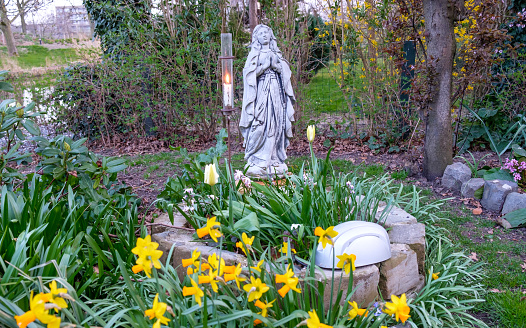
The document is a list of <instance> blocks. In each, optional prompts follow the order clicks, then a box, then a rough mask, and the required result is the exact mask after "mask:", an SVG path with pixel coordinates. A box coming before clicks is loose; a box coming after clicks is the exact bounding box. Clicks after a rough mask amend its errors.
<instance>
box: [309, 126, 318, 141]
mask: <svg viewBox="0 0 526 328" xmlns="http://www.w3.org/2000/svg"><path fill="white" fill-rule="evenodd" d="M315 135H316V128H315V127H314V125H309V126H308V127H307V140H309V142H313V141H314V136H315Z"/></svg>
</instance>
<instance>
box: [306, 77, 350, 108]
mask: <svg viewBox="0 0 526 328" xmlns="http://www.w3.org/2000/svg"><path fill="white" fill-rule="evenodd" d="M304 94H305V97H306V98H307V101H308V102H309V103H310V106H309V107H310V108H314V109H315V110H316V112H321V113H336V112H342V111H343V112H345V111H347V104H346V103H345V98H344V96H343V93H342V92H341V91H340V89H339V88H338V84H337V83H336V81H335V80H334V79H333V78H332V77H331V75H330V74H329V72H328V71H327V69H326V68H322V69H321V70H320V71H319V72H318V73H317V74H316V75H315V76H314V77H313V78H312V80H311V82H310V83H309V84H308V85H307V86H306V87H305V90H304Z"/></svg>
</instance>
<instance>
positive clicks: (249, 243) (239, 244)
mask: <svg viewBox="0 0 526 328" xmlns="http://www.w3.org/2000/svg"><path fill="white" fill-rule="evenodd" d="M255 237H256V236H252V238H248V236H247V234H246V233H244V232H243V235H242V236H241V238H242V239H243V242H241V241H238V242H237V243H236V247H237V248H241V250H242V251H243V253H245V255H248V254H247V249H248V250H250V249H251V246H252V243H253V242H254V238H255ZM243 243H244V244H245V245H246V248H247V249H245V247H244V246H243Z"/></svg>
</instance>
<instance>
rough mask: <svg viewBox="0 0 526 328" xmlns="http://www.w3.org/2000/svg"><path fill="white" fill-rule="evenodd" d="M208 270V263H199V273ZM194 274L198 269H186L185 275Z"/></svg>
mask: <svg viewBox="0 0 526 328" xmlns="http://www.w3.org/2000/svg"><path fill="white" fill-rule="evenodd" d="M208 269H210V264H208V263H201V272H204V271H206V270H208ZM194 272H199V269H197V268H196V269H194V268H192V267H188V269H186V274H188V275H191V274H193V273H194Z"/></svg>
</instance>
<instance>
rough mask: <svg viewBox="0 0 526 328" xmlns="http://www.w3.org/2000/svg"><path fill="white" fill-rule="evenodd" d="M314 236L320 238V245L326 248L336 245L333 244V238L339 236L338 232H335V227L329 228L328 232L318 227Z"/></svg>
mask: <svg viewBox="0 0 526 328" xmlns="http://www.w3.org/2000/svg"><path fill="white" fill-rule="evenodd" d="M314 234H315V235H316V236H318V237H320V243H321V245H322V246H323V248H325V246H327V244H331V245H334V244H333V242H332V238H334V237H336V236H337V235H338V232H337V231H334V227H328V228H327V230H323V229H322V227H317V228H316V229H315V230H314Z"/></svg>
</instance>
